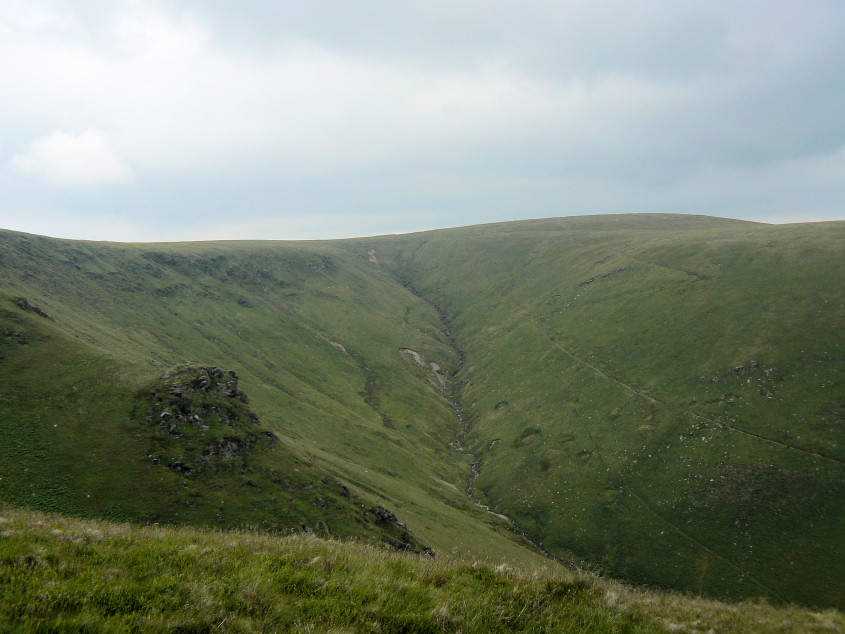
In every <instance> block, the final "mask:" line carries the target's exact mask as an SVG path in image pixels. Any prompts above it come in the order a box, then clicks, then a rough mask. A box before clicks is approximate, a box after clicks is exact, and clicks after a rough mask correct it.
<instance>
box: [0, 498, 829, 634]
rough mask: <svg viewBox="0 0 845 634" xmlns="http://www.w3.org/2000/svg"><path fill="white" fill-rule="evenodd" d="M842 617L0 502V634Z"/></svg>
mask: <svg viewBox="0 0 845 634" xmlns="http://www.w3.org/2000/svg"><path fill="white" fill-rule="evenodd" d="M843 628H845V621H843V618H842V615H841V614H839V613H837V612H835V611H828V612H812V611H810V610H807V609H800V608H784V607H780V608H776V607H772V606H770V605H768V604H766V603H746V604H735V605H726V604H720V603H717V602H714V601H708V600H703V599H692V598H687V597H683V596H679V595H672V594H669V593H659V594H658V593H649V592H644V591H634V590H631V589H630V588H626V587H625V586H622V585H620V584H615V583H611V582H607V581H603V580H601V579H598V578H595V577H590V576H587V575H583V574H580V575H577V574H575V573H561V572H559V571H558V572H552V571H550V570H548V569H533V570H524V569H521V568H518V567H517V568H514V567H510V566H506V565H500V566H493V565H490V564H489V563H482V562H478V561H469V560H464V561H457V560H454V559H451V558H448V557H441V558H438V559H436V560H434V559H431V558H429V557H419V556H413V555H407V554H399V553H396V552H389V551H385V550H380V549H377V548H373V547H370V546H365V545H363V544H356V543H352V542H345V543H344V542H335V541H324V540H321V539H315V538H313V537H304V536H292V537H284V538H280V537H273V536H269V535H266V534H262V533H245V532H210V531H203V530H197V529H193V528H180V529H172V528H151V527H150V528H140V527H133V526H131V525H128V524H113V523H105V522H94V521H82V520H72V519H68V518H66V517H59V516H53V515H44V514H40V513H34V512H23V511H20V510H17V509H12V508H8V507H5V508H0V629H3V630H14V631H78V630H83V629H84V630H85V631H94V630H97V631H99V630H107V631H136V630H140V629H143V630H156V631H181V632H188V631H190V632H212V631H219V632H230V631H239V632H253V631H261V632H265V631H285V632H288V631H290V632H314V631H343V632H373V631H375V632H385V633H388V632H509V631H532V632H632V633H633V632H664V631H673V632H678V631H682V632H706V631H719V632H728V631H736V632H780V633H788V632H835V631H843Z"/></svg>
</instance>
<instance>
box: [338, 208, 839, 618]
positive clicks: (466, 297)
mask: <svg viewBox="0 0 845 634" xmlns="http://www.w3.org/2000/svg"><path fill="white" fill-rule="evenodd" d="M353 249H354V250H356V251H357V252H358V253H360V254H362V255H363V254H364V253H365V252H366V251H368V250H369V249H375V253H376V255H377V257H378V259H379V261H380V262H381V263H382V266H384V267H386V268H389V269H390V270H392V271H393V272H394V274H395V275H397V277H399V278H401V279H403V280H405V281H406V282H407V283H408V284H409V285H410V286H411V287H412V288H413V289H414V290H415V292H416V293H417V294H419V295H420V296H421V297H423V298H425V299H426V300H427V301H429V302H430V303H432V304H433V305H436V306H437V307H439V308H440V309H441V310H442V311H443V312H444V313H445V314H446V315H447V317H448V320H449V322H450V325H451V327H452V333H453V335H454V336H455V337H456V340H457V343H458V345H459V346H460V347H461V348H463V350H464V352H465V354H466V363H465V365H464V366H463V367H462V368H461V370H460V374H459V377H460V379H461V381H462V383H463V393H462V400H463V408H464V413H465V417H466V419H467V421H468V423H469V429H470V431H469V434H468V436H467V439H466V445H467V447H468V449H469V450H470V451H471V452H472V453H473V454H475V455H476V456H477V457H478V459H479V468H480V476H479V477H478V479H477V481H476V482H475V488H476V495H480V496H481V497H482V498H483V499H485V500H486V501H487V502H488V503H489V504H490V505H491V506H492V508H494V509H495V510H496V511H499V512H501V513H504V514H506V515H508V516H510V517H512V518H513V519H515V520H516V521H517V523H518V524H519V525H520V526H521V527H522V528H523V529H524V530H526V531H527V532H528V533H529V534H530V535H531V536H532V538H533V539H534V540H536V541H538V542H540V543H542V545H543V546H544V547H545V548H546V549H547V550H549V551H551V552H552V553H561V552H563V551H565V550H566V551H568V550H573V551H575V552H576V553H578V554H580V555H581V556H583V557H585V558H587V559H588V560H590V561H592V562H595V563H596V564H597V565H598V566H599V567H600V568H601V569H602V570H604V571H605V572H607V573H609V574H612V575H616V576H621V577H624V578H627V579H630V580H634V581H637V582H641V583H642V582H645V583H650V584H658V585H661V586H663V587H671V588H677V589H683V590H688V591H695V592H704V593H707V594H711V595H715V596H720V597H733V598H741V597H747V596H755V595H765V596H769V597H771V598H773V599H782V600H788V601H795V602H801V603H805V604H810V605H821V606H841V601H842V598H843V596H845V559H843V553H845V468H843V460H845V398H843V395H845V339H843V333H844V332H845V283H843V281H845V223H824V224H818V225H798V226H767V225H759V224H754V223H746V222H739V221H729V220H718V219H713V218H704V217H690V216H660V215H658V216H617V217H613V216H606V217H592V218H567V219H559V220H542V221H529V222H517V223H505V224H500V225H487V226H479V227H468V228H463V229H452V230H445V231H436V232H429V233H424V234H415V235H412V236H401V237H391V238H381V239H372V240H362V241H359V242H358V243H356V244H355V245H354V247H353Z"/></svg>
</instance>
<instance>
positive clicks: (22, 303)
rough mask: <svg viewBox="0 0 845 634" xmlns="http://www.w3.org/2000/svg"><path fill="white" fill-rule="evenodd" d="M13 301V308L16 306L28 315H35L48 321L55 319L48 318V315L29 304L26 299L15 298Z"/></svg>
mask: <svg viewBox="0 0 845 634" xmlns="http://www.w3.org/2000/svg"><path fill="white" fill-rule="evenodd" d="M13 301H14V302H15V306H17V307H18V308H20V309H21V310H25V311H27V312H28V313H35V314H36V315H38V316H39V317H43V318H44V319H49V320H50V321H56V320H55V319H53V318H52V317H50V315H48V314H47V313H45V312H44V311H43V310H41V309H40V308H38V306H35V305H33V304H30V303H29V300H28V299H27V298H26V297H16V298H15V299H14V300H13Z"/></svg>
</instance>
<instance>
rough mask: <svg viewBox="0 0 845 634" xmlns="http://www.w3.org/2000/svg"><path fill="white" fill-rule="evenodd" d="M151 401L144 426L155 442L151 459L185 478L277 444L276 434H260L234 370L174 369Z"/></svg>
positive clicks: (154, 390)
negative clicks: (149, 429)
mask: <svg viewBox="0 0 845 634" xmlns="http://www.w3.org/2000/svg"><path fill="white" fill-rule="evenodd" d="M147 397H148V398H149V400H150V405H149V407H148V409H147V410H146V423H147V425H148V426H149V427H150V428H152V430H153V437H152V441H153V443H154V447H153V452H152V453H151V454H150V455H151V456H152V457H153V459H154V460H155V461H156V463H162V464H166V465H168V466H169V467H170V468H171V469H173V470H174V471H176V472H178V473H181V474H182V475H185V476H196V475H198V474H199V473H202V472H203V471H207V470H209V469H211V470H215V469H217V468H218V467H225V466H226V465H227V464H232V463H236V462H238V461H240V462H243V460H244V459H245V458H246V457H247V455H248V454H249V453H250V452H251V451H254V450H255V449H259V448H262V447H271V446H273V445H275V444H276V443H278V439H277V438H276V436H275V435H274V434H272V433H271V432H269V431H266V430H261V429H260V423H261V421H260V420H259V419H258V416H256V415H255V414H254V413H253V412H251V411H250V410H249V408H248V407H247V403H248V402H249V400H248V399H247V396H246V394H244V393H243V392H242V391H241V390H239V389H238V375H237V374H236V373H235V372H233V371H231V370H229V371H224V370H222V369H220V368H218V367H216V366H210V367H197V366H175V367H172V368H170V369H168V370H167V371H165V372H164V374H163V375H162V377H161V379H160V380H159V381H158V382H157V383H156V384H155V386H153V388H152V389H151V390H150V391H149V392H148V395H147ZM167 454H170V455H169V456H168V455H167Z"/></svg>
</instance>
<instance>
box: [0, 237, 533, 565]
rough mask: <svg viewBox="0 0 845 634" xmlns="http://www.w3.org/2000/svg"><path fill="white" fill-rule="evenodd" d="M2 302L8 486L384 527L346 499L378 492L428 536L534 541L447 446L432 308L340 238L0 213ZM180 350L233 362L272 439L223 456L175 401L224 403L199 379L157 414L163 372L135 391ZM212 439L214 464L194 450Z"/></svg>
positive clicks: (224, 515) (188, 361) (189, 512)
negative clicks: (216, 233) (2, 216)
mask: <svg viewBox="0 0 845 634" xmlns="http://www.w3.org/2000/svg"><path fill="white" fill-rule="evenodd" d="M16 299H17V300H18V301H17V302H16V301H15V300H16ZM24 300H25V301H24ZM45 315H46V316H45ZM0 317H2V319H3V323H0V332H5V333H8V336H4V337H2V338H0V356H2V359H0V376H2V377H3V382H2V384H0V428H2V429H0V430H1V431H2V434H3V437H4V439H13V440H12V446H13V447H14V449H13V450H11V451H4V452H3V453H0V495H2V497H3V499H5V500H7V501H14V502H16V503H19V504H27V505H30V506H33V507H35V508H39V509H42V510H53V511H62V512H72V513H75V514H81V515H87V516H98V517H107V518H112V519H117V520H126V519H132V520H138V519H145V520H147V521H161V522H180V523H199V524H210V525H216V526H236V525H242V524H249V525H255V526H260V527H266V528H278V529H283V528H289V529H296V530H299V529H300V528H301V527H302V526H303V525H304V526H307V527H308V528H310V529H311V530H315V531H316V532H321V533H324V532H326V530H327V529H328V532H329V533H330V534H331V535H335V536H344V535H350V534H358V535H362V536H364V535H370V536H372V537H373V538H375V539H376V540H377V541H381V540H382V539H383V538H385V537H387V538H388V541H395V540H396V539H397V537H399V536H398V535H396V534H393V533H395V531H394V530H393V528H390V530H389V531H388V532H390V533H391V535H390V536H385V534H384V530H385V526H380V525H379V521H378V517H374V516H373V514H372V513H368V514H365V515H366V516H365V517H361V516H360V509H361V505H362V504H363V505H364V506H365V507H367V508H371V509H374V510H377V509H378V507H379V506H385V507H387V508H388V509H389V510H390V511H391V512H392V513H394V514H395V516H396V518H397V521H398V522H402V523H404V524H406V525H407V527H408V528H409V529H410V530H411V532H412V534H413V535H414V537H415V538H416V539H417V540H418V541H419V542H421V543H422V544H425V545H427V546H430V547H432V548H434V550H436V551H437V552H441V553H442V552H444V551H446V552H451V551H452V550H454V551H455V552H469V553H472V554H475V555H478V556H482V555H483V554H485V553H488V554H490V555H491V556H495V557H497V558H503V559H515V560H518V561H526V562H527V561H531V560H534V559H538V558H539V555H535V554H534V553H532V552H531V551H530V550H527V549H526V548H524V544H523V542H522V541H521V539H519V538H517V537H515V536H514V535H513V534H511V533H509V532H508V530H507V527H506V525H504V524H503V523H502V522H501V521H499V520H496V519H495V518H493V517H492V516H489V515H487V514H485V513H483V512H481V511H479V510H478V509H476V508H475V507H473V506H472V505H471V504H469V503H468V502H467V500H466V497H465V495H464V493H463V491H462V487H463V484H464V483H465V482H466V479H467V477H468V476H469V467H468V465H467V464H466V461H465V460H463V459H462V457H461V456H460V455H458V454H456V452H454V451H452V450H451V449H450V448H449V442H450V441H451V440H453V439H454V437H455V435H456V434H457V433H458V431H459V424H458V421H457V419H456V418H455V416H454V412H453V410H452V407H451V405H450V403H449V402H448V400H447V399H446V398H445V396H446V395H448V394H446V391H445V390H444V389H442V388H441V386H440V383H439V380H438V378H437V375H436V374H435V373H434V372H433V370H432V368H431V367H430V366H429V365H428V364H429V363H431V362H436V363H437V364H438V366H439V367H441V368H442V372H443V373H444V374H448V373H449V372H451V371H452V369H453V368H454V367H456V365H457V355H456V354H455V353H454V351H453V350H452V349H451V347H450V345H449V343H448V340H447V337H446V336H445V335H444V334H443V333H442V324H441V323H440V319H439V317H438V315H437V313H436V311H435V310H434V309H432V308H431V307H430V306H428V305H426V304H425V303H424V302H422V301H420V300H419V299H418V298H416V297H415V296H413V295H412V294H411V293H409V292H408V291H407V289H405V288H403V287H402V285H401V284H399V283H398V282H397V281H396V280H394V279H393V278H392V277H391V276H389V275H387V274H386V273H384V272H383V271H380V270H378V269H377V268H376V267H374V266H373V265H372V263H370V262H369V261H367V259H366V258H360V257H358V256H356V255H353V254H350V253H349V252H348V251H346V250H343V249H341V248H339V247H338V246H337V245H333V244H326V243H307V244H300V243H187V244H173V245H168V244H160V245H121V244H105V243H91V242H78V241H67V240H55V239H49V238H42V237H37V236H31V235H25V234H20V233H14V232H0ZM405 350H413V351H414V352H415V353H416V354H417V356H418V357H419V358H420V359H423V360H424V361H425V363H426V365H425V367H423V366H421V365H419V364H418V363H417V362H416V361H415V358H414V357H413V356H412V355H410V353H408V352H404V351H405ZM175 365H187V366H189V367H193V368H195V369H196V370H197V371H198V369H199V368H213V367H219V368H221V369H222V370H224V371H230V370H231V371H235V372H236V373H237V374H238V376H239V388H238V389H239V390H241V391H243V392H245V393H246V394H247V395H248V398H249V404H248V407H249V412H248V413H245V416H247V417H248V414H249V413H254V414H256V415H257V417H258V419H259V421H260V430H262V433H263V432H264V431H267V432H271V433H272V434H274V435H275V436H276V437H277V438H278V439H279V443H278V444H277V445H274V446H273V447H266V448H259V449H256V450H255V451H251V452H249V453H248V454H246V455H245V456H244V457H243V459H241V456H237V460H234V461H231V460H228V458H231V457H232V455H231V454H232V452H231V450H230V449H225V448H224V445H225V446H226V447H231V442H225V443H224V442H223V441H224V440H225V439H223V438H222V436H221V434H223V432H220V431H219V430H216V428H214V425H215V424H219V423H220V417H219V416H218V415H216V414H213V415H211V417H210V419H209V420H210V421H211V422H210V423H209V422H208V421H206V422H205V423H202V422H197V424H196V425H194V424H193V423H191V422H190V421H189V420H188V419H191V421H192V420H193V415H194V413H196V412H197V411H199V410H201V409H202V408H206V410H207V411H211V410H210V409H209V408H212V407H216V408H217V409H218V410H225V409H226V406H225V405H224V404H217V405H212V404H208V403H205V402H203V399H204V398H205V397H204V396H202V398H199V396H201V391H200V392H197V391H196V390H195V391H194V392H195V393H194V394H193V396H192V398H193V399H194V404H193V405H191V407H192V408H193V410H191V411H190V412H188V411H187V409H186V408H182V409H185V412H184V413H185V414H186V415H185V416H183V418H185V420H184V421H178V420H177V421H175V423H174V424H176V425H177V427H179V429H178V430H177V434H175V435H174V434H171V433H170V432H169V423H167V424H165V422H166V421H165V419H163V418H162V416H165V418H166V414H165V409H168V408H170V409H171V410H172V409H173V407H172V406H171V404H170V402H169V399H172V398H174V396H173V395H171V394H170V393H169V392H168V390H171V389H172V386H163V388H164V389H165V392H166V393H167V394H166V399H168V400H166V401H165V402H163V403H162V404H161V407H159V408H158V409H157V410H156V411H155V412H154V415H153V412H149V410H150V409H151V408H152V407H153V406H154V405H155V403H153V402H151V400H150V398H151V397H150V394H151V392H155V391H156V388H155V386H156V385H157V382H160V381H161V377H162V375H163V373H165V371H166V370H167V369H168V368H171V367H172V366H175ZM160 387H162V386H160ZM159 391H161V390H159ZM179 398H181V397H179ZM198 398H199V400H197V399H198ZM180 407H181V406H180ZM194 410H196V411H194ZM148 412H149V413H148ZM170 413H171V414H174V413H176V412H174V411H171V412H170ZM188 413H190V415H187V414H188ZM200 413H202V412H200ZM203 417H204V418H208V416H206V415H205V414H203ZM229 418H232V417H229ZM214 421H217V422H216V423H215V422H214ZM194 422H196V421H194ZM203 425H205V426H208V427H211V429H209V430H202V429H201V427H202V426H203ZM224 427H225V426H224ZM247 428H248V425H247ZM247 428H244V429H247ZM249 433H250V432H249V431H243V432H242V433H240V436H239V438H241V440H239V441H238V442H241V443H243V442H244V441H243V439H244V438H246V436H245V435H248V434H249ZM256 433H257V432H256ZM212 437H213V438H212ZM212 443H217V444H216V446H215V448H214V453H215V455H216V456H217V462H218V463H219V464H218V465H217V467H218V468H215V469H209V468H197V467H198V465H204V464H205V462H204V458H203V456H204V455H205V454H208V453H209V452H208V447H209V444H212ZM224 458H227V459H225V460H224ZM233 465H236V466H237V468H233ZM338 482H341V484H342V485H343V486H345V487H347V488H348V489H349V491H348V492H347V491H344V489H343V488H341V486H340V485H338V484H337V483H338ZM382 515H383V516H385V517H388V518H389V517H390V516H389V515H386V514H382ZM388 523H390V522H388Z"/></svg>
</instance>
